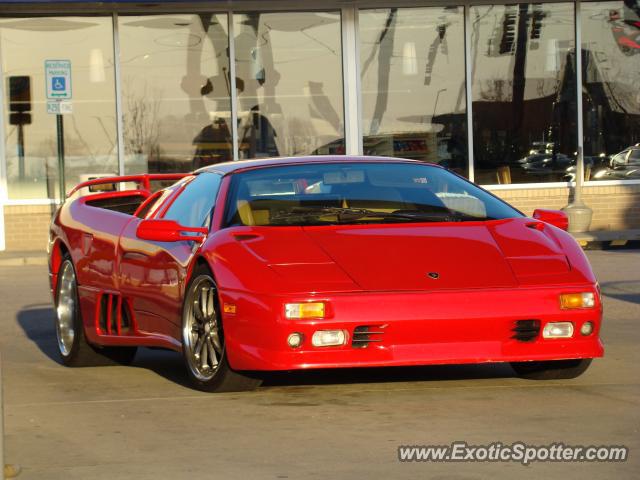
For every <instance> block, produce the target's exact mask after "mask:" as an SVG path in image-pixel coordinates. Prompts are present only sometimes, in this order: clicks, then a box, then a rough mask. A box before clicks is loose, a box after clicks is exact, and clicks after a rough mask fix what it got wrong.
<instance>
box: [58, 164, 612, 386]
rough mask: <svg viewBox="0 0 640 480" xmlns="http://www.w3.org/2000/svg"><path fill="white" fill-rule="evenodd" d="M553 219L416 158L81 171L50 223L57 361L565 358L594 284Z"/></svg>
mask: <svg viewBox="0 0 640 480" xmlns="http://www.w3.org/2000/svg"><path fill="white" fill-rule="evenodd" d="M168 180H177V182H176V183H174V184H173V185H171V186H169V187H167V188H165V189H162V190H159V191H156V192H151V188H150V185H151V184H152V183H158V182H159V181H164V182H166V181H168ZM115 184H120V185H121V189H113V188H101V186H104V185H112V186H113V185H115ZM130 185H134V187H133V188H132V189H123V188H122V186H130ZM567 225H568V221H567V217H566V215H565V214H564V213H563V212H556V211H550V210H536V212H534V215H533V218H529V217H527V216H525V215H524V214H522V213H521V212H519V211H518V210H516V209H515V208H513V207H511V206H510V205H508V204H507V203H505V202H504V201H502V200H500V199H499V198H497V197H495V196H493V195H492V194H491V193H489V192H487V191H485V190H483V189H482V188H480V187H478V186H476V185H474V184H473V183H471V182H469V181H468V180H466V179H464V178H462V177H460V176H458V175H456V174H454V173H452V172H450V171H448V170H446V169H444V168H442V167H440V166H437V165H432V164H427V163H423V162H419V161H415V160H403V159H391V158H380V157H308V158H281V159H263V160H246V161H238V162H230V163H221V164H217V165H212V166H208V167H205V168H202V169H200V170H198V171H196V172H195V173H192V174H187V175H137V176H129V177H116V178H109V179H95V180H91V181H88V182H85V183H83V184H80V185H78V186H77V187H76V188H75V189H74V190H73V191H72V192H71V194H70V195H69V196H68V198H67V200H66V201H65V202H64V204H63V205H62V206H61V207H60V208H59V210H58V211H57V213H56V214H55V216H54V218H53V221H52V224H51V230H50V242H49V252H50V257H49V268H50V280H51V290H52V294H53V298H54V302H55V307H56V319H55V330H56V338H57V345H58V349H59V353H60V357H61V359H62V362H63V363H64V364H65V365H68V366H81V365H94V364H96V363H120V364H127V363H130V362H131V361H132V360H133V358H134V356H135V354H136V349H137V348H139V347H153V348H163V349H170V350H174V351H176V352H181V354H182V356H183V359H184V363H185V366H186V371H187V372H188V375H189V378H190V379H191V381H192V383H193V385H194V387H195V388H198V389H202V390H206V391H237V390H247V389H251V388H255V387H256V386H258V385H259V384H260V381H261V372H265V371H291V370H307V369H318V368H323V369H325V368H329V369H337V368H346V367H386V366H389V367H390V366H410V365H434V364H465V363H466V364H478V363H489V362H509V363H510V364H511V366H512V367H513V369H514V370H515V372H516V373H517V374H518V375H521V376H523V377H527V378H534V379H548V378H573V377H576V376H578V375H580V374H581V373H582V372H584V371H585V369H586V368H587V367H588V366H589V364H590V362H591V360H592V359H593V358H596V357H600V356H602V355H603V346H602V343H601V340H600V337H599V332H600V326H601V321H602V304H601V299H600V290H599V288H598V284H597V281H596V278H595V276H594V274H593V272H592V270H591V267H590V266H589V263H588V261H587V259H586V257H585V255H584V253H583V252H582V250H581V248H580V247H579V245H578V244H577V243H576V241H575V240H574V239H573V237H572V236H571V235H569V234H568V233H567V232H566V231H565V230H566V228H567Z"/></svg>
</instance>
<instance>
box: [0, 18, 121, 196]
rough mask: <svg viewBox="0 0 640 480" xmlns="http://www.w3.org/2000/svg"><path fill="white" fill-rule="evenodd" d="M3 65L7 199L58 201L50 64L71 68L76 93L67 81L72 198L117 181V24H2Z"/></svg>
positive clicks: (65, 121) (65, 122)
mask: <svg viewBox="0 0 640 480" xmlns="http://www.w3.org/2000/svg"><path fill="white" fill-rule="evenodd" d="M27 53H28V54H27ZM0 58H1V59H2V72H3V76H4V78H2V79H1V81H2V82H3V86H4V89H5V91H6V92H7V95H5V104H4V112H5V115H6V116H5V119H4V125H5V132H4V142H5V155H6V159H7V184H8V190H9V192H8V194H9V198H11V199H33V198H39V199H43V198H59V197H60V194H59V167H58V165H59V163H58V140H57V139H58V127H57V121H56V115H55V114H52V113H47V97H46V93H45V92H46V91H47V90H46V86H45V83H46V76H45V68H44V65H45V60H68V61H69V62H71V78H70V80H71V82H70V85H66V77H65V80H64V82H65V86H66V87H70V91H71V97H72V98H71V100H70V101H67V102H66V103H65V108H66V109H67V110H70V113H66V114H64V115H62V138H63V143H64V173H65V183H66V189H67V191H68V190H70V189H71V188H72V187H73V186H75V185H76V184H77V183H79V182H80V181H82V180H86V179H88V178H90V177H93V176H97V175H105V174H111V175H115V174H117V173H118V160H117V141H116V114H115V86H114V83H115V82H114V77H113V37H112V22H111V17H42V18H3V19H0ZM53 78H54V77H52V79H53ZM11 93H13V95H11Z"/></svg>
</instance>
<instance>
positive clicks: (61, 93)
mask: <svg viewBox="0 0 640 480" xmlns="http://www.w3.org/2000/svg"><path fill="white" fill-rule="evenodd" d="M44 69H45V76H46V79H47V83H46V85H47V100H71V62H70V61H69V60H45V62H44Z"/></svg>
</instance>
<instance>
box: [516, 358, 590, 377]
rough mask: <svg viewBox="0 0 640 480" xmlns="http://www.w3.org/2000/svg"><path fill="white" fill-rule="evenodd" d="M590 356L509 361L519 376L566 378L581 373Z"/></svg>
mask: <svg viewBox="0 0 640 480" xmlns="http://www.w3.org/2000/svg"><path fill="white" fill-rule="evenodd" d="M591 360H592V359H591V358H579V359H575V360H552V361H547V362H511V368H513V370H514V371H515V372H516V374H517V375H518V376H519V377H521V378H528V379H531V380H567V379H571V378H577V377H579V376H580V375H582V374H583V373H584V372H585V371H586V370H587V368H589V365H591Z"/></svg>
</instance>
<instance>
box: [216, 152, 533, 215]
mask: <svg viewBox="0 0 640 480" xmlns="http://www.w3.org/2000/svg"><path fill="white" fill-rule="evenodd" d="M519 216H522V214H520V213H519V212H518V211H517V210H515V209H514V208H512V207H510V206H509V205H507V204H506V203H504V202H502V201H501V200H499V199H497V198H495V197H494V196H492V195H490V194H489V193H487V192H485V191H484V190H481V189H480V188H478V187H476V186H475V185H474V184H472V183H470V182H468V181H466V180H464V179H463V178H461V177H458V176H457V175H455V174H452V173H451V172H448V171H447V170H444V169H442V168H438V167H434V166H430V165H427V164H418V163H391V162H390V163H381V162H377V163H363V162H357V163H356V162H354V163H343V162H341V163H326V164H318V163H309V164H306V165H305V164H301V165H287V166H278V167H267V168H260V169H255V170H248V171H245V172H240V173H236V174H234V175H233V178H232V182H231V188H230V191H229V195H228V203H227V213H226V226H236V225H247V226H251V225H255V226H287V225H298V226H306V225H330V224H361V223H407V222H464V221H485V220H495V219H501V218H511V217H519Z"/></svg>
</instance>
